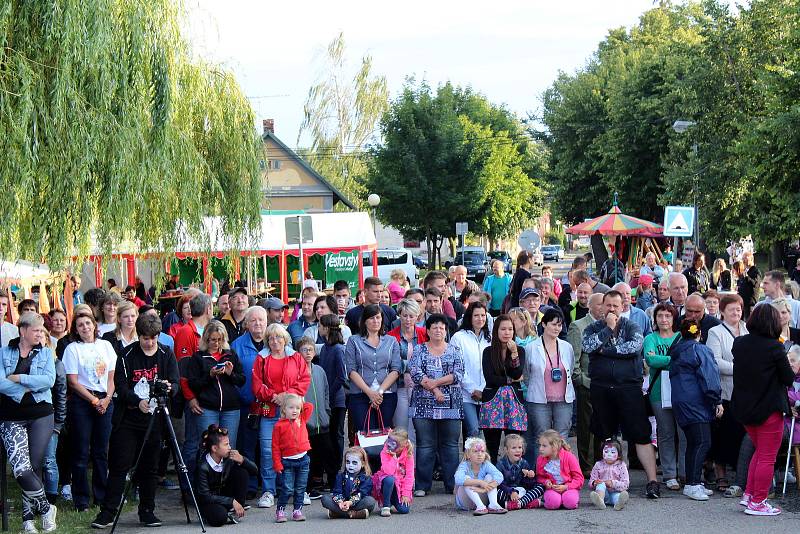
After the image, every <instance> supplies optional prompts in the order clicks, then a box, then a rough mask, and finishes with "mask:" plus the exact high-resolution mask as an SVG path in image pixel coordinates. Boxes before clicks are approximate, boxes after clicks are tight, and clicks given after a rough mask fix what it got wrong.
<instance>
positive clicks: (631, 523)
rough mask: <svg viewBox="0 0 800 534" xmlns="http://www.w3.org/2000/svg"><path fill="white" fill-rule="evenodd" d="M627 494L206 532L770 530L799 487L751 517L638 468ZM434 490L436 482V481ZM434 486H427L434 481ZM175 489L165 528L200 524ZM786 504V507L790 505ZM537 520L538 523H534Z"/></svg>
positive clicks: (441, 506) (797, 516)
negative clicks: (506, 508)
mask: <svg viewBox="0 0 800 534" xmlns="http://www.w3.org/2000/svg"><path fill="white" fill-rule="evenodd" d="M631 478H632V484H633V486H632V489H631V500H630V501H629V503H628V505H627V507H626V508H625V509H624V510H622V511H619V512H615V511H614V510H612V509H610V508H609V509H606V510H597V509H595V508H594V507H593V506H592V504H591V502H590V501H589V492H588V490H586V489H584V490H583V491H582V492H581V503H580V506H579V508H578V509H577V510H559V511H549V510H521V511H515V512H509V513H508V514H506V515H504V516H484V517H473V516H472V515H471V514H470V513H469V512H460V511H458V510H456V509H455V505H454V501H453V496H452V495H444V494H441V493H439V494H434V495H430V496H427V497H423V498H418V499H415V500H414V503H413V504H412V508H411V513H410V514H409V515H407V516H399V515H393V516H392V517H390V518H383V517H380V516H379V515H375V516H371V517H370V518H369V519H367V520H365V521H357V522H356V523H353V522H352V521H348V520H330V519H327V517H326V516H325V513H324V512H325V510H324V509H323V508H322V507H321V506H320V504H319V501H314V503H313V504H312V505H311V506H308V507H306V508H305V510H304V513H305V514H306V516H307V518H308V519H307V520H306V521H305V522H304V523H298V524H294V523H291V522H289V523H286V524H284V525H276V524H275V523H274V520H275V509H274V508H270V509H267V510H263V509H258V508H251V509H250V510H249V512H248V515H247V516H246V517H245V519H244V520H243V522H242V523H240V524H238V525H229V526H226V527H222V528H219V529H208V530H209V531H210V532H211V531H213V532H230V533H236V534H261V533H263V532H264V531H266V530H269V531H277V530H276V529H281V531H282V532H286V533H292V532H295V533H300V532H303V533H308V532H325V533H330V534H339V533H341V534H352V533H353V532H354V531H360V532H363V531H364V529H369V532H371V533H376V534H378V533H383V532H386V533H389V532H403V533H412V532H424V533H426V534H439V533H442V534H452V533H454V532H474V531H476V529H477V528H481V529H487V528H490V529H492V530H494V531H495V532H501V531H504V532H509V533H511V532H513V533H517V532H528V531H534V532H536V531H538V532H541V531H546V532H552V533H554V534H555V533H567V532H632V533H633V532H635V533H651V532H652V533H657V534H664V533H665V532H676V533H683V532H686V533H693V534H700V533H706V532H708V533H714V534H719V533H720V532H722V531H723V529H724V531H727V532H732V533H733V532H736V533H740V532H741V533H749V532H759V533H769V532H797V531H798V529H800V513H797V512H800V493H798V491H797V489H796V488H792V489H791V490H790V492H789V493H787V497H786V498H785V499H776V500H775V501H774V502H776V503H777V504H779V505H782V506H783V507H784V513H783V514H781V515H780V516H777V517H768V518H763V517H752V516H747V515H745V514H744V513H743V512H742V507H741V506H739V505H738V504H737V503H738V499H725V498H723V497H721V496H719V495H714V496H712V497H711V499H710V500H709V501H707V502H695V501H690V500H689V499H687V498H686V497H684V496H683V495H681V494H680V493H679V492H671V491H668V490H666V489H664V490H663V491H662V498H661V499H660V500H657V501H649V500H647V499H645V498H644V497H643V493H644V475H643V473H642V472H641V471H634V472H632V473H631ZM437 486H438V490H439V491H441V485H440V484H438V483H437ZM437 486H434V487H435V488H437ZM176 493H177V492H165V491H162V492H161V493H160V495H159V499H158V510H157V512H158V515H159V517H160V518H161V519H162V520H164V521H165V524H164V527H162V528H163V529H164V530H167V531H168V532H170V533H173V532H174V533H186V534H189V533H196V532H200V527H199V524H198V523H197V522H196V519H195V517H196V515H195V513H194V512H192V514H191V515H192V518H193V523H192V524H190V525H187V524H186V523H185V521H186V519H185V516H184V514H183V509H182V508H181V507H180V504H179V503H178V496H177V495H176ZM792 510H793V511H792ZM540 525H541V528H538V527H539V526H540ZM118 532H130V533H137V534H144V533H145V532H147V533H152V532H153V529H148V528H145V527H140V526H139V524H138V520H137V517H136V515H135V513H129V514H126V515H125V516H123V518H122V519H121V520H120V525H119V526H118Z"/></svg>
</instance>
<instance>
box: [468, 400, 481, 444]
mask: <svg viewBox="0 0 800 534" xmlns="http://www.w3.org/2000/svg"><path fill="white" fill-rule="evenodd" d="M480 409H481V407H480V405H479V404H470V403H469V402H465V403H464V439H467V438H472V437H475V436H480V434H481V429H480V427H479V425H478V413H479V412H480Z"/></svg>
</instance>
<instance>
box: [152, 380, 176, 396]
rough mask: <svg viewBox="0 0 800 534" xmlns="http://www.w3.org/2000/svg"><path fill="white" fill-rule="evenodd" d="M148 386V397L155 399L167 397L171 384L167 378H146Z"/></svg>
mask: <svg viewBox="0 0 800 534" xmlns="http://www.w3.org/2000/svg"><path fill="white" fill-rule="evenodd" d="M147 385H148V386H150V397H152V398H155V399H167V398H168V397H169V396H170V387H171V384H170V383H169V381H167V380H158V379H154V380H148V382H147Z"/></svg>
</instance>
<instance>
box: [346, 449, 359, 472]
mask: <svg viewBox="0 0 800 534" xmlns="http://www.w3.org/2000/svg"><path fill="white" fill-rule="evenodd" d="M362 467H363V464H362V463H361V457H360V456H358V455H355V454H348V455H347V456H345V458H344V468H345V470H346V471H347V472H348V473H350V474H351V475H355V474H356V473H358V472H359V471H361V468H362Z"/></svg>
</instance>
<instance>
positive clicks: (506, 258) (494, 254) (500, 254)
mask: <svg viewBox="0 0 800 534" xmlns="http://www.w3.org/2000/svg"><path fill="white" fill-rule="evenodd" d="M494 260H500V261H502V262H503V270H504V271H505V272H507V273H510V272H511V256H510V255H509V254H508V252H506V251H505V250H493V251H491V252H490V253H489V270H491V269H492V262H493V261H494Z"/></svg>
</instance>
